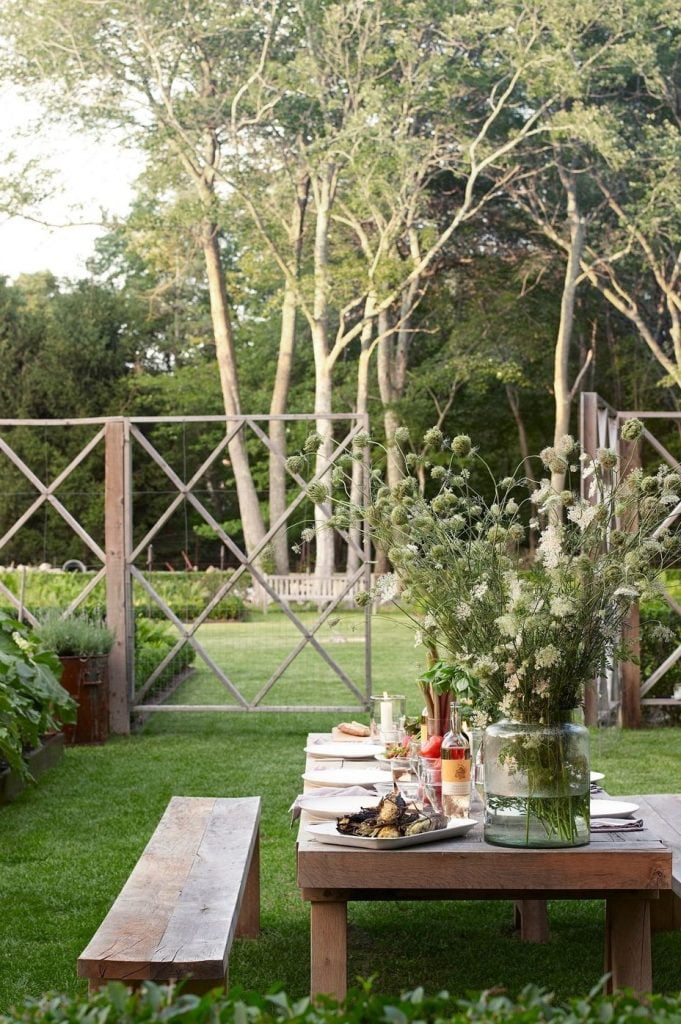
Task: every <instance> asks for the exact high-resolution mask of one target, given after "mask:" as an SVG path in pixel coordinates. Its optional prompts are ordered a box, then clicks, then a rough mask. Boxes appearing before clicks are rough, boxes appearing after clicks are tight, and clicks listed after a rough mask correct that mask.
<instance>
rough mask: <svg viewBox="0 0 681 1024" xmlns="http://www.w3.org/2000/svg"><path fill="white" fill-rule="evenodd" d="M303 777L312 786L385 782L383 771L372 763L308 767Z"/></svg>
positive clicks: (364, 784)
mask: <svg viewBox="0 0 681 1024" xmlns="http://www.w3.org/2000/svg"><path fill="white" fill-rule="evenodd" d="M303 779H304V781H305V782H309V783H310V784H311V785H314V786H373V785H375V784H376V783H377V782H379V783H380V782H385V772H384V771H383V769H382V768H377V767H375V766H373V765H372V766H371V767H365V766H364V765H359V764H358V765H356V766H355V765H348V766H347V767H346V766H345V765H343V766H341V767H332V766H331V765H329V766H328V767H327V768H310V769H309V770H308V771H306V772H304V773H303Z"/></svg>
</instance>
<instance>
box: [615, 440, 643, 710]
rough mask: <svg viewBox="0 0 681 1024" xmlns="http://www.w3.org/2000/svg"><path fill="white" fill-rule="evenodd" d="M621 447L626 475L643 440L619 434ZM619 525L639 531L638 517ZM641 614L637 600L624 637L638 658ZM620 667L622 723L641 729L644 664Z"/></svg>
mask: <svg viewBox="0 0 681 1024" xmlns="http://www.w3.org/2000/svg"><path fill="white" fill-rule="evenodd" d="M620 422H621V421H620ZM618 434H619V431H618ZM618 447H619V451H618V455H619V465H620V474H621V478H622V479H624V478H626V477H627V476H629V474H630V473H631V472H632V471H633V470H634V469H638V468H640V465H641V445H640V442H639V441H623V440H622V438H621V437H620V436H618ZM618 525H621V526H622V527H624V528H625V529H629V530H631V531H632V532H635V531H636V530H638V526H639V524H638V517H636V518H635V519H632V520H631V521H630V522H628V523H622V524H618ZM640 618H641V616H640V609H639V606H638V601H637V602H636V604H635V605H632V607H631V609H630V611H629V614H628V616H627V618H626V621H625V623H624V625H623V630H622V632H623V637H624V639H625V640H627V641H628V642H629V643H630V644H631V647H632V650H633V654H634V657H636V658H637V659H638V656H639V654H640V637H639V633H640ZM619 670H620V688H621V701H622V702H621V713H620V720H621V724H622V727H623V728H624V729H639V728H640V727H641V666H640V664H637V663H635V662H633V661H623V662H622V663H621V664H620V666H619Z"/></svg>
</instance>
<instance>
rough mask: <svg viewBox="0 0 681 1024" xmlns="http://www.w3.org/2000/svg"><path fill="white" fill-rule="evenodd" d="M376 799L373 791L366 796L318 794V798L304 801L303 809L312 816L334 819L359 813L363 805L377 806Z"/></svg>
mask: <svg viewBox="0 0 681 1024" xmlns="http://www.w3.org/2000/svg"><path fill="white" fill-rule="evenodd" d="M308 795H309V794H308ZM378 800H379V798H378V796H376V794H375V793H368V794H367V795H366V796H327V797H323V796H320V797H319V799H318V800H309V801H306V802H305V806H304V807H303V810H304V811H305V813H306V814H309V815H310V816H311V817H313V818H324V819H327V818H328V819H329V820H333V821H335V820H336V818H340V817H342V815H344V814H359V812H360V811H361V810H362V808H363V807H378Z"/></svg>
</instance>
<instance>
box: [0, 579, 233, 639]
mask: <svg viewBox="0 0 681 1024" xmlns="http://www.w3.org/2000/svg"><path fill="white" fill-rule="evenodd" d="M93 575H94V574H93V573H71V572H64V573H61V572H41V571H40V570H37V569H36V570H30V571H29V572H28V573H27V575H26V606H27V608H28V609H29V610H30V611H31V612H32V614H33V615H35V617H36V618H38V619H47V618H49V619H50V621H52V620H53V618H54V616H55V612H58V611H59V610H63V609H64V608H67V607H68V606H69V605H70V604H71V602H72V601H73V600H74V599H75V598H76V597H77V596H78V594H79V593H80V592H81V591H82V590H83V588H84V586H85V585H86V584H87V582H89V580H90V579H92V576H93ZM231 575H232V572H231V570H227V571H225V572H220V571H218V570H216V571H214V572H151V573H147V574H146V577H147V579H148V580H149V582H150V583H151V585H152V587H153V588H154V589H155V590H156V592H157V593H158V594H159V596H160V597H161V598H162V599H163V601H165V603H166V604H167V605H168V606H169V607H170V608H171V609H172V610H173V611H174V612H175V614H176V615H178V616H179V617H180V618H181V619H186V620H189V619H195V618H196V617H197V616H198V615H199V614H200V613H201V612H202V611H203V609H204V608H205V607H206V605H207V604H208V602H209V601H210V600H211V599H212V598H213V597H214V595H215V594H216V593H217V591H218V590H219V588H220V587H221V586H222V585H223V584H224V583H225V582H226V581H227V580H228V579H229V578H230V577H231ZM242 579H243V577H242ZM0 583H2V584H3V585H4V586H6V587H7V589H8V590H10V591H11V592H12V593H13V594H18V593H19V585H20V574H19V571H18V570H14V569H4V570H0ZM249 583H250V578H249V579H243V586H248V584H249ZM133 604H134V608H135V612H136V614H141V615H144V616H145V617H146V618H156V619H161V618H164V614H163V612H162V610H161V609H160V608H159V606H158V605H157V604H156V602H155V601H154V600H153V599H152V598H151V597H150V596H149V594H147V592H146V591H145V590H143V589H142V588H141V587H139V586H135V587H134V589H133ZM81 607H82V609H83V611H84V612H85V613H86V617H90V618H92V617H93V616H95V617H99V618H100V619H101V618H102V617H103V614H104V612H105V592H104V584H103V582H102V583H100V584H98V586H97V587H95V589H94V590H93V591H92V592H91V593H90V594H89V595H88V597H87V598H86V599H85V601H84V602H83V604H82V605H81ZM1 609H5V610H6V611H13V605H12V604H11V603H10V601H9V600H8V599H7V598H6V597H4V596H3V595H2V594H0V610H1ZM245 616H246V605H245V603H244V599H243V597H242V595H241V594H240V593H234V592H230V593H229V594H227V595H226V596H225V597H223V598H222V600H221V601H219V602H218V604H217V605H216V606H215V608H213V609H212V611H211V613H210V615H209V616H208V620H209V621H220V620H226V619H227V620H228V619H243V618H245ZM59 628H61V627H59Z"/></svg>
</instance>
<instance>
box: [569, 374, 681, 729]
mask: <svg viewBox="0 0 681 1024" xmlns="http://www.w3.org/2000/svg"><path fill="white" fill-rule="evenodd" d="M634 417H636V418H638V419H640V420H642V421H643V422H644V424H645V423H646V421H650V420H653V421H655V420H657V421H661V420H672V421H675V422H676V423H677V424H679V425H680V426H681V412H639V411H632V410H627V411H622V410H619V411H618V410H616V409H613V408H612V406H610V405H609V404H608V403H607V402H606V401H605V400H604V399H603V398H601V397H600V395H598V394H596V393H595V392H590V391H589V392H583V393H582V396H581V403H580V415H579V431H580V440H581V443H582V447H583V449H584V451H585V452H587V453H588V454H589V455H590V456H591V457H592V458H593V457H594V456H595V454H596V451H597V449H598V448H613V449H614V450H615V451H616V452H617V453H618V455H619V457H620V461H619V465H620V466H627V467H628V470H629V472H631V470H632V469H633V468H634V467H636V466H640V465H641V461H642V454H643V451H642V446H643V444H644V443H647V444H648V445H650V446H651V447H652V448H653V449H654V451H655V452H656V454H657V455H658V456H661V457H662V459H663V460H664V461H665V462H666V463H667V465H669V466H670V467H671V468H672V469H673V470H674V471H675V472H677V473H681V463H680V462H679V460H678V459H676V458H675V457H674V455H673V454H672V453H671V452H670V451H669V450H668V448H667V447H666V446H665V445H664V444H662V442H661V441H660V440H659V439H658V438H657V437H655V435H654V434H653V433H652V432H651V430H650V429H649V427H648V426H645V429H644V431H643V434H642V436H641V439H640V440H639V441H638V442H635V443H630V442H627V441H624V440H623V439H622V437H621V432H620V429H621V426H622V424H623V423H624V421H625V420H627V419H632V418H634ZM583 497H587V495H586V491H583ZM679 516H681V502H679V504H678V505H676V507H675V508H673V509H672V510H671V511H670V513H669V516H668V517H667V519H666V520H665V523H664V525H666V526H670V525H671V524H672V523H674V522H675V521H676V520H677V519H678V518H679ZM660 594H661V596H662V597H663V598H664V600H665V601H666V602H667V604H668V605H669V606H670V608H672V610H673V611H674V612H675V613H676V614H677V615H681V603H679V601H677V600H676V598H675V597H674V595H673V594H671V593H670V592H669V589H668V588H667V587H666V586H662V587H661V590H660ZM639 626H640V617H639V609H638V607H634V608H632V610H631V612H630V615H629V619H628V622H627V624H626V626H625V629H626V630H627V632H628V634H629V639H630V640H631V642H632V644H633V645H634V646H635V647H636V646H638V643H639ZM679 658H681V645H678V646H677V647H676V648H675V650H674V651H672V653H671V654H670V655H669V656H668V657H667V658H665V659H664V660H663V661H662V662H661V664H660V665H658V666H657V667H656V668H655V669H654V671H653V672H651V673H650V675H649V676H648V677H647V678H646V679H643V680H642V679H641V668H640V665H638V664H635V663H634V662H621V663H619V664H618V663H614V664H613V665H611V666H610V667H609V668H608V669H607V670H606V671H604V673H603V675H602V676H601V677H600V678H599V679H596V680H594V682H593V684H592V686H591V687H590V688H588V689H587V695H586V708H585V717H586V721H587V724H589V725H596V724H598V723H599V722H608V721H610V720H612V719H613V718H614V717H617V718H618V719H619V720H620V722H621V724H622V725H624V726H625V727H628V728H636V727H637V726H639V725H640V724H641V707H642V706H650V705H657V706H676V707H679V708H681V700H677V699H675V698H674V697H673V696H670V697H648V696H646V695H647V694H648V693H650V691H651V690H652V688H653V687H654V686H655V684H656V683H657V682H658V681H659V680H660V679H662V677H663V676H664V675H665V673H666V672H668V671H669V669H670V668H671V667H672V666H673V665H675V664H676V662H677V661H678V660H679Z"/></svg>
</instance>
